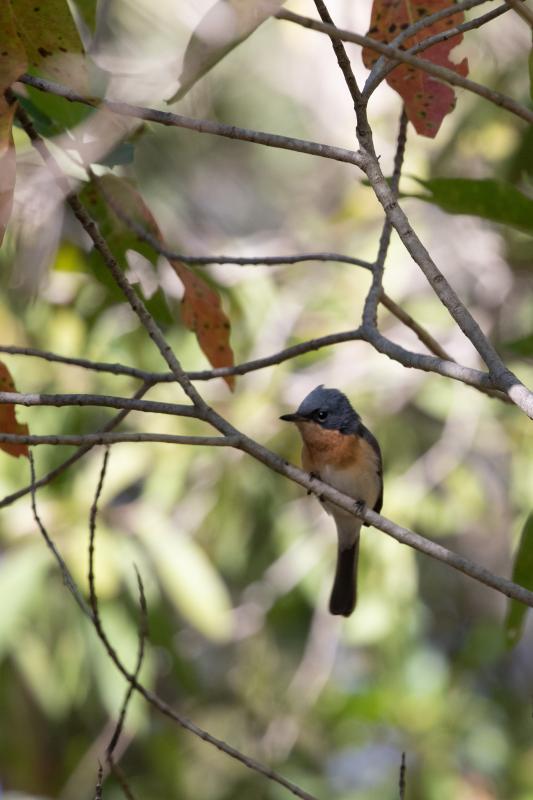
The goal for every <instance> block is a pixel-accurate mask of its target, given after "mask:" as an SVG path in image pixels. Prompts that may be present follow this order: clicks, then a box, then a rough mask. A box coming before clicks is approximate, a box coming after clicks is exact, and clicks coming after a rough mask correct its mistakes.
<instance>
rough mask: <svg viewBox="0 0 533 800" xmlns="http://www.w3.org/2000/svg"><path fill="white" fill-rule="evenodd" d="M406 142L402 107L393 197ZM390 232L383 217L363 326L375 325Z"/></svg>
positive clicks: (395, 159) (386, 218)
mask: <svg viewBox="0 0 533 800" xmlns="http://www.w3.org/2000/svg"><path fill="white" fill-rule="evenodd" d="M406 142H407V114H406V113H405V109H404V108H403V109H402V113H401V114H400V125H399V130H398V137H397V142H396V153H395V156H394V170H393V173H392V179H391V192H392V193H393V194H394V196H395V197H397V196H398V187H399V185H400V175H401V173H402V165H403V159H404V155H405V145H406ZM391 233H392V223H391V221H390V219H389V218H388V217H385V222H384V224H383V229H382V231H381V237H380V240H379V248H378V255H377V258H376V262H375V264H374V271H373V273H372V285H371V286H370V290H369V292H368V294H367V297H366V300H365V307H364V309H363V325H364V326H365V327H371V328H376V327H377V314H378V303H379V301H380V299H381V297H382V294H383V288H382V285H383V272H384V269H385V259H386V258H387V252H388V249H389V244H390V239H391Z"/></svg>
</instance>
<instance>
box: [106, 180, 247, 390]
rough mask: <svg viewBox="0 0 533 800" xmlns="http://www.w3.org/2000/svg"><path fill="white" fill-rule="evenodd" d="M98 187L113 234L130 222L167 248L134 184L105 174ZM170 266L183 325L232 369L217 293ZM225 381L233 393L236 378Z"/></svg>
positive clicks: (176, 264)
mask: <svg viewBox="0 0 533 800" xmlns="http://www.w3.org/2000/svg"><path fill="white" fill-rule="evenodd" d="M97 186H98V187H99V189H100V191H101V193H102V196H103V197H104V199H105V200H106V201H107V204H108V206H109V207H110V209H111V211H112V217H113V219H112V223H113V224H112V228H113V231H112V235H115V237H116V233H117V226H122V228H123V229H125V230H128V223H129V226H130V228H131V229H132V230H138V229H139V228H140V229H141V231H146V232H148V233H150V234H151V235H152V236H153V237H154V239H157V240H158V241H159V242H160V243H161V244H162V245H164V242H163V237H162V234H161V231H160V230H159V227H158V225H157V222H156V221H155V219H154V217H153V216H152V213H151V211H150V209H149V208H148V206H147V205H146V204H145V202H144V200H143V198H142V197H141V195H140V193H139V192H138V190H137V188H136V187H135V186H134V185H133V184H132V183H131V181H127V180H125V179H124V178H118V177H116V176H115V175H106V176H104V177H103V178H99V179H98V181H97ZM107 233H109V232H107ZM170 264H171V265H172V267H173V268H174V270H175V272H176V274H177V275H178V277H179V279H180V280H181V282H182V283H183V286H184V289H185V293H184V295H183V300H182V302H181V316H182V320H183V324H184V325H185V326H186V327H187V328H189V330H191V331H193V332H194V333H195V334H196V338H197V339H198V344H199V345H200V348H201V349H202V351H203V353H204V354H205V356H206V357H207V359H208V361H209V363H210V364H211V365H212V366H213V367H215V368H216V367H232V366H233V364H234V360H233V351H232V349H231V346H230V343H229V337H230V330H231V326H230V322H229V319H228V317H227V316H226V314H225V313H224V311H223V309H222V304H221V301H220V296H219V294H218V292H217V291H216V290H215V289H213V288H212V287H211V286H209V284H208V283H207V282H206V281H204V280H203V278H201V277H199V276H198V275H196V273H194V272H193V271H192V270H190V269H189V267H187V266H185V264H183V263H182V262H181V261H175V260H170ZM224 380H225V381H226V383H227V385H228V386H229V388H230V389H232V390H233V388H234V386H235V377H234V376H233V375H228V376H226V377H225V378H224Z"/></svg>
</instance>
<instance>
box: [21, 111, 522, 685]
mask: <svg viewBox="0 0 533 800" xmlns="http://www.w3.org/2000/svg"><path fill="white" fill-rule="evenodd" d="M19 119H20V120H21V122H22V125H23V127H24V128H25V130H26V131H27V132H28V135H29V136H30V138H31V140H32V142H33V144H34V146H35V147H36V148H37V149H38V151H39V152H40V153H41V155H42V157H43V158H44V160H45V162H46V163H47V164H49V165H50V168H51V169H52V171H53V174H57V172H58V170H59V168H58V166H57V163H56V162H55V161H54V159H53V158H52V157H51V156H50V154H49V152H48V150H47V148H46V146H45V145H44V143H43V142H42V141H41V139H40V137H39V136H38V134H37V133H36V131H35V129H34V128H33V125H32V124H31V121H30V120H29V119H28V118H27V115H26V114H25V113H24V112H22V113H20V114H19ZM364 170H365V172H366V174H367V175H368V177H369V179H370V182H371V184H372V186H373V188H374V191H375V192H376V196H377V197H378V199H379V200H380V202H381V203H382V205H383V206H384V209H385V212H386V214H387V216H389V215H390V219H391V222H392V224H393V225H394V227H395V228H396V229H397V230H398V233H399V234H400V238H401V239H402V241H404V243H405V244H406V247H407V249H408V250H409V252H411V254H412V255H413V257H415V254H416V256H417V258H415V260H416V261H417V263H419V262H421V263H420V266H421V267H422V269H423V270H424V269H427V271H428V273H429V280H430V283H432V280H431V279H432V278H433V277H434V276H433V274H432V270H434V271H435V273H436V275H435V279H434V283H435V284H436V285H435V286H434V288H435V291H436V292H437V294H438V296H439V297H441V293H442V292H443V293H444V298H441V299H442V300H443V302H444V303H445V305H446V306H447V307H449V305H450V297H451V296H453V297H454V298H455V302H456V306H457V307H454V306H453V305H452V307H451V309H450V310H451V312H452V315H453V316H454V317H455V318H457V317H459V319H458V321H459V324H461V322H463V323H464V325H463V326H461V327H463V329H464V328H465V327H466V328H467V330H468V331H469V334H470V338H471V339H472V340H473V341H474V339H476V337H477V333H476V331H479V335H480V337H481V339H482V341H481V345H482V347H483V348H484V349H485V350H486V351H487V352H489V351H490V352H493V353H494V356H495V358H496V359H498V356H497V355H496V353H495V351H493V350H492V348H491V345H489V343H488V341H487V340H486V339H485V337H484V336H483V334H482V332H481V330H480V329H479V326H477V323H475V321H474V320H473V318H472V317H471V316H470V314H469V312H468V311H467V310H466V309H465V308H464V306H462V304H461V303H460V301H459V299H458V298H457V296H456V295H455V294H454V293H453V290H452V289H451V287H450V286H449V285H448V284H447V282H446V280H445V279H444V277H443V276H442V275H441V274H440V273H439V271H438V270H437V267H436V266H435V265H434V264H433V262H432V261H431V259H430V257H429V254H428V253H427V251H426V250H425V248H424V247H423V245H422V244H421V242H420V241H419V240H418V239H417V237H416V235H415V233H414V231H413V230H412V228H411V227H410V225H409V223H408V221H407V219H406V218H405V215H404V214H403V211H401V209H400V208H399V206H398V203H397V202H396V200H395V199H394V196H393V195H392V193H391V192H390V189H389V187H388V184H387V182H386V181H385V179H384V178H383V175H382V174H381V170H380V169H379V164H378V162H377V159H375V158H374V159H373V158H372V157H371V156H370V155H369V154H368V153H365V154H364ZM60 177H61V176H60ZM385 190H386V199H385ZM68 201H69V204H70V206H71V208H72V209H73V211H74V213H75V215H76V217H77V218H78V220H79V221H80V222H81V223H82V225H83V227H84V229H85V230H86V231H87V233H88V234H89V236H90V237H91V239H92V241H93V243H94V245H95V248H96V249H97V251H98V252H99V253H100V255H101V256H102V258H103V260H104V263H105V264H106V266H107V267H108V269H109V271H110V273H111V275H112V276H113V278H114V280H115V282H116V283H117V284H118V286H119V287H120V288H121V290H122V291H123V293H124V295H125V296H126V298H127V300H128V302H129V303H130V305H131V307H132V308H133V310H134V311H135V313H136V314H137V315H138V317H139V319H140V321H141V322H142V324H143V326H144V327H145V328H146V330H147V332H148V334H149V335H150V337H151V338H152V340H153V341H154V343H155V344H156V345H157V347H158V349H159V351H160V353H161V355H162V356H163V358H164V359H165V360H166V362H167V364H168V365H169V366H170V368H171V370H172V372H173V374H174V375H175V377H176V380H177V381H178V383H179V384H180V385H181V386H182V388H183V389H184V391H185V392H186V394H187V395H188V396H189V397H190V399H191V400H192V402H193V403H194V404H195V405H196V406H197V407H198V408H199V409H200V410H201V412H202V415H203V418H204V419H205V420H206V421H207V422H209V423H210V424H211V425H212V426H213V427H214V428H215V429H217V430H218V431H219V432H221V433H222V434H223V437H222V441H223V442H224V443H228V441H231V444H232V445H233V446H234V447H236V448H238V449H240V450H243V451H244V452H246V453H248V454H249V455H251V456H252V457H253V458H255V459H257V460H258V461H261V462H262V463H263V464H266V465H267V466H268V467H270V468H271V469H272V470H274V471H276V472H278V473H280V474H282V475H285V476H286V477H288V478H291V479H292V480H294V481H296V482H297V483H299V484H301V485H302V486H304V487H305V488H307V489H309V490H310V491H311V492H313V493H315V494H317V495H319V496H321V497H322V496H323V497H325V498H326V499H328V500H331V501H332V502H333V503H335V504H336V505H338V506H339V507H341V508H343V509H344V510H347V511H349V512H350V513H352V514H354V515H355V516H358V517H360V518H362V519H364V520H365V521H366V522H369V523H370V524H371V525H374V527H376V528H378V529H379V530H382V531H383V532H384V533H387V534H389V535H390V536H393V537H394V538H395V539H397V540H398V541H400V542H402V543H404V544H408V545H410V546H411V547H414V548H415V549H418V550H420V551H421V552H423V553H426V554H427V555H430V556H432V557H433V558H436V559H438V560H440V561H443V562H444V563H446V564H448V565H449V566H451V567H453V568H454V569H457V570H459V571H461V572H464V573H465V574H466V575H469V576H470V577H472V578H474V579H475V580H477V581H479V582H481V583H485V584H486V585H487V586H490V587H492V588H494V589H496V590H497V591H499V592H502V593H503V594H505V595H507V596H508V597H513V598H514V599H517V600H520V601H521V602H524V603H525V604H526V605H530V606H533V592H530V591H528V590H527V589H525V588H524V587H522V586H519V585H517V584H515V583H513V582H512V581H509V580H507V579H505V578H500V577H498V576H495V575H493V574H492V573H490V572H489V571H488V570H485V569H484V568H483V567H480V566H479V565H477V564H474V563H473V562H471V561H469V560H468V559H465V558H463V557H462V556H459V555H457V554H456V553H453V552H451V551H450V550H446V548H443V547H441V546H440V545H437V544H435V543H434V542H430V541H429V540H427V539H425V538H424V537H422V536H419V535H418V534H416V533H413V532H412V531H409V530H408V529H406V528H403V527H401V526H399V525H396V524H395V523H394V522H391V521H390V520H388V519H386V518H385V517H382V516H380V515H379V514H376V512H374V511H370V510H369V509H364V508H363V509H361V508H360V506H359V504H354V501H353V498H350V497H348V496H347V495H343V494H341V493H340V492H337V491H336V490H334V489H333V488H332V487H331V486H328V485H327V484H325V483H322V482H321V481H318V480H317V479H316V478H313V477H311V476H310V475H308V474H307V473H304V472H302V470H298V469H296V468H295V467H293V466H292V465H290V464H288V463H287V462H286V461H283V460H282V459H281V458H279V456H277V455H275V454H274V453H272V452H270V451H269V450H268V449H267V448H265V447H262V445H260V444H259V443H258V442H255V441H254V440H253V439H250V438H249V437H247V436H245V435H244V434H242V433H240V432H239V431H238V430H237V429H236V428H234V427H233V425H231V424H230V423H229V422H228V421H227V420H225V419H224V418H223V417H221V416H220V415H219V414H217V413H216V411H214V409H212V408H211V407H209V406H208V405H207V403H205V401H204V400H203V398H201V397H200V395H199V394H198V392H197V391H196V389H194V387H193V386H192V385H191V383H190V381H189V380H188V378H187V376H186V375H185V373H184V372H183V369H182V367H181V364H180V363H179V361H178V360H177V358H176V356H175V355H174V353H173V352H172V350H171V348H170V347H169V345H168V344H167V342H166V340H165V338H164V336H163V334H162V332H161V331H160V329H159V328H158V326H157V324H156V323H155V321H154V320H153V318H152V317H151V315H150V314H149V312H148V311H147V309H146V307H145V306H144V304H143V303H142V301H141V300H140V299H139V298H138V297H137V295H136V294H135V292H134V291H133V289H132V288H131V286H130V284H129V283H128V282H127V280H126V279H125V277H124V276H123V274H122V272H121V270H120V269H119V267H118V265H117V263H116V261H115V259H114V258H113V255H112V253H111V252H110V250H109V248H108V246H107V243H106V242H105V240H104V239H103V238H102V236H101V234H100V233H99V231H98V228H97V226H96V225H95V223H94V222H93V220H92V219H91V217H90V216H89V214H88V213H87V212H86V211H85V209H84V208H83V207H82V206H81V204H80V202H79V200H78V198H77V197H76V196H74V195H70V196H69V198H68ZM432 285H433V283H432ZM443 287H444V288H443ZM457 308H458V309H459V310H457ZM465 332H466V331H465ZM365 333H366V335H367V336H368V338H369V341H372V343H375V346H376V347H378V345H379V346H381V347H382V349H383V351H384V352H385V351H386V350H388V351H389V352H394V351H396V352H397V353H398V354H402V350H403V349H402V348H399V347H398V346H397V345H393V343H391V342H389V341H388V340H386V339H385V337H383V336H381V334H380V333H379V331H377V330H375V329H371V330H369V331H365ZM467 335H468V334H467ZM474 343H475V342H474ZM403 353H405V351H403ZM489 354H490V353H489ZM428 359H429V360H430V361H431V362H437V363H438V362H439V359H437V358H436V357H434V356H422V355H418V356H417V361H418V363H420V364H422V363H427V361H428ZM398 360H399V359H398ZM498 361H499V359H498ZM499 363H500V364H501V362H499ZM443 364H444V365H446V364H447V365H448V367H447V368H448V369H453V368H455V369H457V368H458V365H456V364H450V363H449V362H443ZM409 366H414V364H413V363H411V364H409ZM502 367H503V365H502ZM503 369H505V368H503ZM509 374H511V375H512V373H509ZM512 377H513V379H514V380H515V381H517V382H518V379H517V378H516V377H515V376H512ZM490 388H494V387H493V386H491V387H490ZM524 389H525V387H524ZM525 391H527V390H525ZM513 399H514V398H513ZM515 402H516V401H515ZM532 415H533V404H532ZM20 438H21V439H24V438H25V437H20ZM180 438H185V437H180ZM187 438H189V437H187ZM200 438H203V439H204V441H205V439H206V438H207V437H200ZM354 506H355V507H354ZM130 677H131V676H130Z"/></svg>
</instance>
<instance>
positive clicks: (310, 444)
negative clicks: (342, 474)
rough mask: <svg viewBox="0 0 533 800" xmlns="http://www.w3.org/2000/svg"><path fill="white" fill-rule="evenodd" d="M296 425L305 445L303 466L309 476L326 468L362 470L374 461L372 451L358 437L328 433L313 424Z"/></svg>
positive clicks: (365, 442)
mask: <svg viewBox="0 0 533 800" xmlns="http://www.w3.org/2000/svg"><path fill="white" fill-rule="evenodd" d="M297 424H298V428H299V430H300V433H301V436H302V439H303V442H304V446H303V450H302V465H303V468H304V469H306V470H308V471H309V472H317V473H320V471H321V470H322V469H323V468H324V467H326V466H327V467H334V468H336V469H339V470H342V469H348V468H353V467H356V466H358V465H360V466H361V467H363V466H366V465H367V464H368V463H369V462H370V463H374V462H375V461H376V455H375V453H374V451H373V449H372V447H371V446H370V445H369V444H368V442H367V441H365V440H364V439H362V438H361V437H360V436H353V435H351V434H344V433H340V431H333V430H328V429H327V428H322V427H321V426H320V425H317V423H316V422H299V423H297Z"/></svg>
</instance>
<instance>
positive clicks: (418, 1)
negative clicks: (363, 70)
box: [363, 0, 468, 138]
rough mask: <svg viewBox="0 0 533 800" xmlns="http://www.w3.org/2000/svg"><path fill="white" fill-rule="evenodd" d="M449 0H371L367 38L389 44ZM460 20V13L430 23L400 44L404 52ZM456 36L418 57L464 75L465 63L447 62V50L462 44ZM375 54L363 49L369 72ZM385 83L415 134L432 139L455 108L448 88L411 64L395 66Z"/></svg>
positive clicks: (453, 99)
mask: <svg viewBox="0 0 533 800" xmlns="http://www.w3.org/2000/svg"><path fill="white" fill-rule="evenodd" d="M448 6H449V0H374V3H373V6H372V17H371V21H370V30H369V31H368V35H369V36H371V37H372V38H373V39H376V40H377V41H379V42H385V43H389V42H392V40H393V39H394V38H395V37H396V36H398V34H399V33H401V31H403V30H405V29H406V28H407V27H409V25H412V24H413V23H414V22H418V21H419V20H421V19H423V18H424V17H426V16H429V15H431V14H434V13H435V12H436V11H440V10H441V9H444V8H448ZM463 20H464V14H463V12H462V11H460V12H457V13H456V14H452V15H450V16H448V17H445V18H444V19H442V20H440V21H438V22H434V23H433V24H431V25H428V27H426V28H423V29H422V30H421V31H419V32H418V33H416V34H414V36H409V37H408V38H407V39H406V40H405V41H404V42H403V43H402V44H401V49H402V50H408V49H409V48H410V47H413V46H414V45H415V44H417V43H418V42H421V41H422V40H423V39H426V38H427V37H428V36H433V35H434V34H436V33H441V32H442V31H446V30H449V29H450V28H454V27H456V26H457V25H459V24H460V23H461V22H463ZM462 38H463V35H462V33H461V34H457V35H456V36H452V37H451V38H450V39H448V40H446V41H444V42H439V43H438V44H435V45H433V46H432V47H428V48H427V50H424V51H423V52H422V53H421V54H420V57H421V58H423V59H425V60H427V61H431V62H432V63H433V64H438V65H439V66H442V67H448V69H453V70H454V72H457V74H458V75H461V76H463V77H465V76H466V75H467V74H468V61H467V60H466V58H465V59H463V60H462V61H461V62H460V63H459V64H455V63H453V62H452V61H450V59H449V55H450V51H451V50H453V48H454V47H457V45H459V44H460V43H461V41H462ZM378 57H379V54H378V53H376V52H375V51H374V50H371V49H370V48H368V47H365V48H364V49H363V62H364V64H365V66H366V67H367V68H368V69H370V68H371V67H372V66H373V65H374V63H375V62H376V61H377V59H378ZM387 83H388V84H389V85H390V86H391V87H392V88H393V89H394V90H395V91H397V92H398V94H399V95H400V96H401V97H402V99H403V101H404V104H405V110H406V113H407V116H408V118H409V120H410V122H412V123H413V125H414V127H415V130H416V131H417V133H419V134H421V135H422V136H428V137H430V138H433V137H435V136H436V135H437V132H438V130H439V128H440V125H441V123H442V120H443V119H444V117H445V116H446V114H449V113H450V111H453V109H454V107H455V94H454V91H453V89H452V87H451V86H448V85H447V84H444V83H441V82H440V81H439V80H437V79H436V78H434V77H432V76H431V75H428V74H427V73H426V72H424V71H423V70H419V69H416V67H413V66H411V64H399V65H398V66H397V67H395V68H394V69H393V70H392V72H390V73H389V74H388V76H387Z"/></svg>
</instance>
